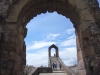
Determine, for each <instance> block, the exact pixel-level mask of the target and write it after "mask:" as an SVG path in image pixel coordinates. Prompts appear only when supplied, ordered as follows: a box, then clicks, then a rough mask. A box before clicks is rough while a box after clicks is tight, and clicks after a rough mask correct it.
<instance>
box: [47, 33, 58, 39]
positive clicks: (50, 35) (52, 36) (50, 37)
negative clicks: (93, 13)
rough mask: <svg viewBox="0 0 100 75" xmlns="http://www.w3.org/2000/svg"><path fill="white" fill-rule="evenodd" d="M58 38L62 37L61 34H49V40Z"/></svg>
mask: <svg viewBox="0 0 100 75" xmlns="http://www.w3.org/2000/svg"><path fill="white" fill-rule="evenodd" d="M58 36H60V34H48V35H47V39H50V40H54V39H55V38H56V37H58Z"/></svg>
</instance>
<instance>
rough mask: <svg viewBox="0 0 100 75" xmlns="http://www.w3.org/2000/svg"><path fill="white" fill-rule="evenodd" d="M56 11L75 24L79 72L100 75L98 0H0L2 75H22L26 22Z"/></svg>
mask: <svg viewBox="0 0 100 75" xmlns="http://www.w3.org/2000/svg"><path fill="white" fill-rule="evenodd" d="M47 11H48V12H54V11H56V12H57V13H58V14H62V15H63V16H65V17H66V18H69V19H70V20H71V22H72V23H73V26H74V28H75V33H76V43H77V57H78V70H79V75H100V8H99V3H98V2H97V0H0V75H23V69H24V67H25V64H26V45H25V42H24V38H25V37H26V35H27V28H26V24H27V23H28V22H29V21H30V20H31V19H32V18H34V17H36V16H37V15H39V14H41V13H46V12H47Z"/></svg>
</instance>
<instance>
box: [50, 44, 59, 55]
mask: <svg viewBox="0 0 100 75" xmlns="http://www.w3.org/2000/svg"><path fill="white" fill-rule="evenodd" d="M51 48H55V51H56V54H55V56H56V57H59V51H58V47H57V46H56V45H54V44H52V45H51V46H50V47H49V48H48V54H49V57H51Z"/></svg>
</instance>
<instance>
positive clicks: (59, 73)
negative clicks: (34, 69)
mask: <svg viewBox="0 0 100 75" xmlns="http://www.w3.org/2000/svg"><path fill="white" fill-rule="evenodd" d="M39 75H67V74H66V73H65V72H64V71H53V73H40V74H39Z"/></svg>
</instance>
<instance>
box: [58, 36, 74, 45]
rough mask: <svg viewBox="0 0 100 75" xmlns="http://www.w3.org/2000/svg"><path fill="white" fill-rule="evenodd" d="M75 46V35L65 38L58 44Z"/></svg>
mask: <svg viewBox="0 0 100 75" xmlns="http://www.w3.org/2000/svg"><path fill="white" fill-rule="evenodd" d="M73 45H74V46H75V45H76V37H75V35H72V36H70V37H69V38H68V40H65V41H63V42H62V43H61V45H60V46H73Z"/></svg>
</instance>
